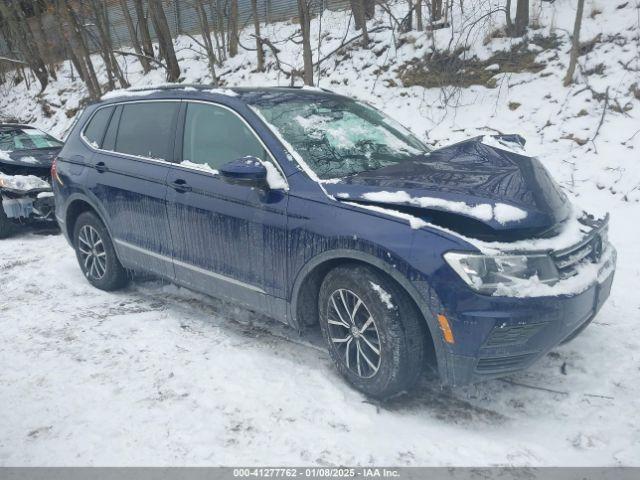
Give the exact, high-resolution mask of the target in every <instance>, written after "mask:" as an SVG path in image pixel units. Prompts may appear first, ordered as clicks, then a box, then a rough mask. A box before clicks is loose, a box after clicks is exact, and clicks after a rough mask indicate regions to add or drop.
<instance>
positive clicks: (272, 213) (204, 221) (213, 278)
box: [167, 102, 288, 316]
mask: <svg viewBox="0 0 640 480" xmlns="http://www.w3.org/2000/svg"><path fill="white" fill-rule="evenodd" d="M182 108H183V111H182V113H181V121H180V124H181V125H184V129H183V135H182V136H179V138H178V140H177V145H176V147H177V148H176V150H177V155H176V156H177V157H178V161H177V163H176V164H175V165H173V166H172V168H171V171H170V172H169V176H168V178H167V183H168V185H169V188H168V191H167V200H168V202H167V206H168V213H169V222H170V226H171V233H172V239H173V246H174V265H175V270H176V277H177V279H178V280H179V281H180V282H181V283H184V284H186V285H189V286H190V287H192V288H194V289H196V290H200V291H202V292H205V293H208V294H212V295H214V296H218V297H227V298H230V299H233V300H234V301H238V302H241V303H244V304H245V305H247V306H249V307H250V308H254V309H257V310H260V311H264V312H266V313H269V314H272V315H277V316H281V315H282V314H283V312H284V301H283V300H281V299H282V298H284V297H285V272H286V248H287V247H286V245H287V242H286V232H287V217H286V209H287V201H288V194H287V193H286V191H284V190H260V189H257V188H252V187H248V186H244V185H232V184H229V183H227V182H225V181H224V180H223V179H222V177H221V176H220V175H219V174H218V169H219V168H220V167H222V165H224V164H225V163H227V162H230V161H232V160H236V159H238V158H242V157H245V156H247V155H251V156H255V157H259V158H260V159H262V160H265V161H271V162H273V163H274V166H276V165H275V162H274V161H273V159H272V158H271V155H270V153H269V152H268V151H267V149H266V147H265V146H264V144H263V143H262V142H261V141H260V139H259V138H258V136H257V135H256V134H255V132H254V131H253V129H252V128H251V127H250V126H249V125H248V124H247V123H246V122H245V121H244V120H243V119H242V117H240V116H239V114H237V113H236V112H234V111H233V110H231V109H229V108H227V107H224V106H221V105H216V104H211V103H206V102H184V103H183V107H182ZM276 168H277V166H276Z"/></svg>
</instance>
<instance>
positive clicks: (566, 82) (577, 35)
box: [564, 0, 584, 87]
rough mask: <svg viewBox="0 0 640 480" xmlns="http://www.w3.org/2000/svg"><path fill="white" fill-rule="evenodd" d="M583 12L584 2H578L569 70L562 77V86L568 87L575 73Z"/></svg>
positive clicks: (581, 0)
mask: <svg viewBox="0 0 640 480" xmlns="http://www.w3.org/2000/svg"><path fill="white" fill-rule="evenodd" d="M583 12H584V0H578V10H577V11H576V21H575V24H574V26H573V38H572V39H571V40H572V41H571V58H570V59H569V69H568V70H567V75H566V76H565V77H564V86H565V87H568V86H569V85H570V84H571V82H573V75H574V74H575V72H576V65H577V63H578V55H580V29H581V28H582V14H583Z"/></svg>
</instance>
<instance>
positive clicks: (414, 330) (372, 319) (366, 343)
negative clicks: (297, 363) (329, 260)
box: [319, 264, 426, 399]
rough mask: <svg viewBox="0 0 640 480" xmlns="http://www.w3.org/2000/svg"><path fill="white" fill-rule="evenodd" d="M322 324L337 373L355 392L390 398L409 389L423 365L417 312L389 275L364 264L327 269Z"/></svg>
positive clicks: (423, 352)
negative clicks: (353, 387) (355, 389)
mask: <svg viewBox="0 0 640 480" xmlns="http://www.w3.org/2000/svg"><path fill="white" fill-rule="evenodd" d="M319 311H320V326H321V328H322V332H323V335H324V337H325V340H326V342H327V345H328V348H329V353H330V355H331V358H332V359H333V362H334V364H335V366H336V368H337V369H338V371H339V372H340V373H341V374H342V375H343V376H344V377H345V378H346V379H347V381H349V383H351V384H352V385H353V386H355V387H356V388H357V389H358V390H360V391H362V392H364V393H366V394H368V395H371V396H372V397H376V398H381V399H384V398H389V397H391V396H393V395H396V394H398V393H400V392H402V391H406V390H409V389H411V388H412V387H413V386H414V385H415V383H416V382H417V380H418V379H419V377H420V374H421V372H422V371H423V365H424V363H425V358H426V356H425V336H424V332H423V322H422V320H421V317H420V314H419V312H418V311H417V309H416V308H415V306H414V305H413V303H412V302H411V300H410V299H409V297H408V296H407V294H406V293H405V292H404V291H403V290H402V289H401V288H400V287H399V286H398V285H397V284H396V283H395V282H393V281H392V280H391V279H390V278H388V277H387V276H385V275H383V274H382V273H379V272H378V271H376V270H375V269H373V268H371V267H368V266H365V265H358V264H353V265H345V266H341V267H337V268H335V269H334V270H332V271H330V272H329V273H328V274H327V276H326V278H325V280H324V281H323V283H322V286H321V288H320V295H319Z"/></svg>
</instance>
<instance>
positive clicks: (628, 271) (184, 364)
mask: <svg viewBox="0 0 640 480" xmlns="http://www.w3.org/2000/svg"><path fill="white" fill-rule="evenodd" d="M634 212H635V213H637V208H636V209H635V210H632V209H631V207H627V209H626V210H625V209H621V210H619V211H618V212H617V214H616V215H614V217H613V225H612V236H613V241H614V242H615V244H616V245H617V247H618V248H619V251H620V261H619V268H618V273H617V278H616V280H615V284H614V288H613V292H612V296H611V298H610V300H609V302H608V303H607V304H606V305H605V306H604V308H603V310H602V311H601V313H600V315H599V316H598V317H597V318H596V319H595V321H594V322H593V324H592V325H591V326H590V327H589V328H588V329H587V330H585V332H584V333H583V334H582V335H580V336H579V337H578V338H576V339H575V340H574V341H573V342H571V343H569V344H567V345H564V346H561V347H558V348H556V349H555V350H554V351H553V352H552V353H551V354H549V355H548V356H547V357H545V358H544V359H543V360H542V361H540V362H539V363H537V364H535V365H534V366H533V367H532V368H531V369H530V370H528V371H527V372H524V373H520V374H517V375H512V376H510V377H508V378H507V379H505V380H504V381H502V380H496V381H491V382H487V383H484V384H481V385H476V386H472V387H468V388H463V389H455V390H453V391H443V390H441V389H440V388H439V387H438V386H437V385H436V384H435V383H433V382H431V381H429V379H428V378H425V379H424V381H423V384H422V385H421V387H420V389H419V390H418V391H417V392H416V393H415V394H413V395H410V396H409V397H405V398H402V399H400V400H397V401H395V402H393V403H391V404H388V405H374V404H372V403H370V402H368V401H367V399H366V398H365V397H363V396H362V395H361V394H359V393H357V392H355V391H354V390H353V389H351V388H350V387H349V386H348V385H347V384H345V383H344V382H343V381H342V380H341V378H340V377H339V376H338V375H337V374H336V373H335V371H334V369H333V367H332V365H331V363H330V361H329V358H328V355H327V354H326V353H325V351H324V349H323V348H322V344H321V341H320V340H321V339H320V337H319V334H318V333H317V332H311V333H310V334H309V336H307V337H304V338H300V337H298V336H297V334H295V333H294V332H292V331H290V330H288V329H287V328H286V327H284V326H280V325H279V324H277V323H276V322H273V321H268V320H266V319H262V318H256V317H255V316H253V315H252V314H250V313H249V312H246V311H242V310H239V309H236V308H233V307H231V306H229V305H224V304H222V303H221V302H218V301H216V300H213V299H208V298H205V297H201V296H198V295H194V294H192V293H190V292H188V291H187V290H184V289H179V288H177V287H174V286H171V285H162V284H161V283H159V282H156V281H152V280H146V281H143V280H137V281H136V282H134V283H133V284H132V285H131V286H130V287H129V288H128V289H127V290H125V291H123V292H118V293H105V292H101V291H99V290H96V289H94V288H93V287H91V286H90V285H89V284H88V283H87V282H86V280H85V279H84V278H83V276H82V274H81V272H80V269H79V267H78V265H77V264H76V259H75V256H74V254H73V251H72V250H71V248H70V247H69V246H68V245H67V244H66V242H65V240H64V239H63V238H62V236H60V235H56V236H48V235H47V236H43V235H36V234H34V233H25V234H23V235H20V236H17V237H14V238H12V239H9V240H3V241H2V242H0V292H1V295H0V326H1V328H0V405H1V406H2V408H0V465H43V464H45V465H210V464H225V465H229V464H258V465H259V464H287V465H301V464H322V465H341V464H342V465H344V464H347V465H352V464H361V465H369V464H374V465H381V464H383V465H496V464H500V465H619V464H622V465H640V418H639V417H638V415H637V413H638V411H640V383H639V382H638V378H640V329H639V328H638V321H639V317H640V298H639V297H638V296H637V295H636V292H637V288H636V286H637V284H638V281H639V279H640V246H639V245H638V241H637V231H636V232H635V234H636V235H635V238H634V235H633V234H634V230H637V227H636V226H634V225H632V224H631V222H629V221H628V220H626V219H628V218H631V217H632V215H633V214H634ZM636 218H637V217H636ZM525 385H526V386H525ZM530 387H539V388H541V389H543V390H538V389H532V388H530Z"/></svg>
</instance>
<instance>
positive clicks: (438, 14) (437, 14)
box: [431, 0, 442, 22]
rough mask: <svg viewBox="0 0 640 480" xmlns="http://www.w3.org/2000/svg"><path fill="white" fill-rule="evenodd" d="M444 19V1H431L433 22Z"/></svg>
mask: <svg viewBox="0 0 640 480" xmlns="http://www.w3.org/2000/svg"><path fill="white" fill-rule="evenodd" d="M441 18H442V0H431V20H432V21H434V22H436V21H438V20H440V19H441Z"/></svg>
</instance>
